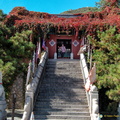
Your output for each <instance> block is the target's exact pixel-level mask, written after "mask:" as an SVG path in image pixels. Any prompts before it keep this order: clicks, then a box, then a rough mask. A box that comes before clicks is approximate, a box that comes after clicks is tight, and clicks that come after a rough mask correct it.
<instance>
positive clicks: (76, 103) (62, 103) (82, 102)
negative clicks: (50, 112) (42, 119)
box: [36, 100, 87, 106]
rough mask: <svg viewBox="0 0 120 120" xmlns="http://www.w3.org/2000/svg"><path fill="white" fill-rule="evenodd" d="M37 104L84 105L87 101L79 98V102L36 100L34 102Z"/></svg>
mask: <svg viewBox="0 0 120 120" xmlns="http://www.w3.org/2000/svg"><path fill="white" fill-rule="evenodd" d="M36 104H37V105H39V106H49V105H50V106H56V105H57V106H61V105H62V106H70V105H75V106H76V105H85V104H87V101H84V100H80V101H79V102H74V103H69V102H40V101H37V102H36Z"/></svg>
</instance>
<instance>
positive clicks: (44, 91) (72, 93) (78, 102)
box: [34, 59, 90, 120]
mask: <svg viewBox="0 0 120 120" xmlns="http://www.w3.org/2000/svg"><path fill="white" fill-rule="evenodd" d="M83 85H84V83H83V78H82V73H81V69H80V63H79V60H69V59H65V60H50V59H49V60H48V62H47V66H46V74H45V77H44V80H43V81H42V84H41V86H40V88H39V94H38V97H37V100H36V103H35V106H34V120H90V113H89V110H88V103H87V98H86V93H85V90H84V88H83Z"/></svg>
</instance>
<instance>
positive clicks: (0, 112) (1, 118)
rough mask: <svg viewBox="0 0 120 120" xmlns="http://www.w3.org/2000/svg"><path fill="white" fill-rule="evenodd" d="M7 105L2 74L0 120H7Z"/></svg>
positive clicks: (0, 81) (0, 76)
mask: <svg viewBox="0 0 120 120" xmlns="http://www.w3.org/2000/svg"><path fill="white" fill-rule="evenodd" d="M6 107H7V104H6V101H5V92H4V88H3V86H2V73H1V72H0V120H5V119H6V116H7V114H6V111H5V109H6Z"/></svg>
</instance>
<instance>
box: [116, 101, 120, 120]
mask: <svg viewBox="0 0 120 120" xmlns="http://www.w3.org/2000/svg"><path fill="white" fill-rule="evenodd" d="M117 120H120V102H119V105H118V117H117Z"/></svg>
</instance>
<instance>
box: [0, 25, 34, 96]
mask: <svg viewBox="0 0 120 120" xmlns="http://www.w3.org/2000/svg"><path fill="white" fill-rule="evenodd" d="M12 30H13V28H12ZM4 31H6V33H4ZM10 33H11V29H10V28H7V27H6V26H2V25H0V35H1V36H0V71H2V74H3V85H4V87H5V90H6V95H8V92H9V89H8V88H9V87H10V86H11V85H12V84H13V82H14V80H15V79H16V76H18V75H19V74H20V73H24V72H26V70H27V66H26V65H27V64H26V62H24V61H29V60H30V59H31V55H32V51H33V50H34V48H35V46H34V45H33V43H32V42H30V34H31V33H32V32H31V31H23V32H21V33H18V32H17V33H15V34H14V36H10ZM7 35H9V38H8V39H6V36H7Z"/></svg>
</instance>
